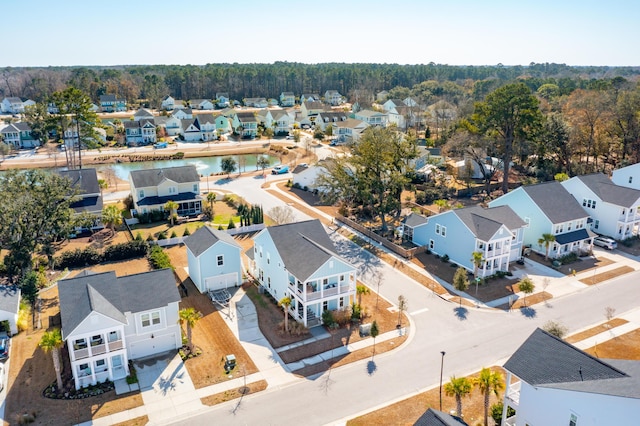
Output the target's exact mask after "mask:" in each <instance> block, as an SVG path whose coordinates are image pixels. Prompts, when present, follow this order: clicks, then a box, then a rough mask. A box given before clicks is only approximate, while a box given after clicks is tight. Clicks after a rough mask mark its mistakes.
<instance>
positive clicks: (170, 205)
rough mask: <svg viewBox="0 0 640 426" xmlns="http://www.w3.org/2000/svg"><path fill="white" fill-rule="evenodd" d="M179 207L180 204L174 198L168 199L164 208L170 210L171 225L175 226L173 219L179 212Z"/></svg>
mask: <svg viewBox="0 0 640 426" xmlns="http://www.w3.org/2000/svg"><path fill="white" fill-rule="evenodd" d="M178 207H180V205H179V204H178V203H176V202H175V201H172V200H169V201H167V202H166V203H165V205H164V209H165V210H166V211H168V212H169V221H170V222H171V226H173V219H174V218H175V216H176V215H177V214H178Z"/></svg>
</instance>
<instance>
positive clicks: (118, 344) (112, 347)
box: [109, 339, 124, 351]
mask: <svg viewBox="0 0 640 426" xmlns="http://www.w3.org/2000/svg"><path fill="white" fill-rule="evenodd" d="M123 347H124V346H123V344H122V339H120V340H114V341H113V342H109V351H117V350H118V349H122V348H123Z"/></svg>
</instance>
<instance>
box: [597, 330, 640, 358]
mask: <svg viewBox="0 0 640 426" xmlns="http://www.w3.org/2000/svg"><path fill="white" fill-rule="evenodd" d="M585 352H587V353H589V354H591V355H593V356H595V357H598V358H604V359H629V360H636V361H640V329H637V330H634V331H631V332H629V333H626V334H623V335H622V336H618V337H614V338H613V339H610V340H607V341H605V342H602V343H598V344H597V345H596V346H594V347H592V348H589V349H587V350H586V351H585Z"/></svg>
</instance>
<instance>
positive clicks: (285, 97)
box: [280, 92, 296, 107]
mask: <svg viewBox="0 0 640 426" xmlns="http://www.w3.org/2000/svg"><path fill="white" fill-rule="evenodd" d="M295 104H296V97H295V95H294V94H293V92H282V93H280V106H283V107H292V106H294V105H295Z"/></svg>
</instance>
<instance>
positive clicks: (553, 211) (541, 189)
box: [516, 181, 589, 223]
mask: <svg viewBox="0 0 640 426" xmlns="http://www.w3.org/2000/svg"><path fill="white" fill-rule="evenodd" d="M520 188H522V190H523V191H525V192H526V193H527V194H528V195H529V197H531V199H532V200H533V201H534V202H535V203H536V205H537V206H538V207H539V208H540V210H542V212H543V213H544V214H545V216H547V217H548V218H549V220H550V221H551V222H552V223H562V222H568V221H570V220H576V219H584V218H585V217H587V216H589V215H588V214H587V213H585V211H584V210H583V209H582V207H581V206H580V204H578V202H577V201H576V199H575V198H573V196H572V195H571V194H569V192H568V191H567V190H566V189H565V188H564V186H562V184H561V183H560V182H557V181H553V182H545V183H540V184H537V185H529V186H521V187H520ZM520 188H518V189H516V191H517V190H519V189H520Z"/></svg>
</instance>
